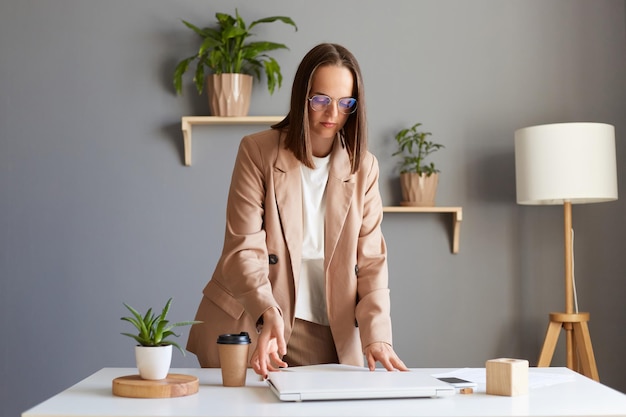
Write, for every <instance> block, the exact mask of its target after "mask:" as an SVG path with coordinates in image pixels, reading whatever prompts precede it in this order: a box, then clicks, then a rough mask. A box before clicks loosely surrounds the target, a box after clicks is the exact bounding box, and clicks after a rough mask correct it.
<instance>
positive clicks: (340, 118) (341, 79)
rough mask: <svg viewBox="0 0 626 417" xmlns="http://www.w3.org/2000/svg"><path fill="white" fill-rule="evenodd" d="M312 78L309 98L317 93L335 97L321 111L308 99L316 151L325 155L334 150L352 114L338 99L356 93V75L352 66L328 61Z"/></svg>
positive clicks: (311, 132) (311, 133) (313, 144)
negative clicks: (343, 108)
mask: <svg viewBox="0 0 626 417" xmlns="http://www.w3.org/2000/svg"><path fill="white" fill-rule="evenodd" d="M311 81H312V82H311V91H310V92H309V97H308V98H311V97H313V96H315V95H324V96H328V97H330V98H331V102H330V104H329V105H328V106H327V107H326V108H325V109H322V110H319V111H316V110H313V109H312V108H311V105H310V103H309V102H308V101H307V103H306V104H307V109H308V112H309V133H310V135H311V144H312V147H313V155H314V156H316V157H323V156H326V155H328V154H329V153H330V151H331V149H332V147H333V142H334V140H335V137H336V135H337V132H339V131H340V130H341V128H343V125H344V124H345V123H346V120H348V117H349V116H350V115H349V114H345V113H342V112H341V111H339V108H338V105H339V104H338V102H337V100H338V99H340V98H345V97H352V86H353V84H354V79H353V77H352V72H350V70H349V69H348V68H346V67H340V66H335V65H326V66H323V67H319V68H318V69H317V70H316V71H315V73H314V74H313V79H312V80H311Z"/></svg>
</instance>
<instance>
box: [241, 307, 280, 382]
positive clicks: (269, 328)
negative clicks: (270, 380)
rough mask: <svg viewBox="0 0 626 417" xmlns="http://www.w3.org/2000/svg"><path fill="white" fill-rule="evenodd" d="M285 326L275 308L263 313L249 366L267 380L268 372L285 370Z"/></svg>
mask: <svg viewBox="0 0 626 417" xmlns="http://www.w3.org/2000/svg"><path fill="white" fill-rule="evenodd" d="M284 331H285V324H284V322H283V318H282V316H281V315H280V312H279V311H278V309H277V308H275V307H272V308H270V309H268V310H266V311H265V313H263V329H262V330H261V334H259V339H258V341H257V345H256V349H255V350H254V352H252V356H251V357H250V365H251V366H252V368H253V369H254V372H256V373H257V374H259V375H261V376H263V377H264V378H267V373H268V371H278V370H279V368H286V367H287V363H286V362H284V361H283V360H282V357H283V355H285V354H286V353H287V346H286V343H285V336H284Z"/></svg>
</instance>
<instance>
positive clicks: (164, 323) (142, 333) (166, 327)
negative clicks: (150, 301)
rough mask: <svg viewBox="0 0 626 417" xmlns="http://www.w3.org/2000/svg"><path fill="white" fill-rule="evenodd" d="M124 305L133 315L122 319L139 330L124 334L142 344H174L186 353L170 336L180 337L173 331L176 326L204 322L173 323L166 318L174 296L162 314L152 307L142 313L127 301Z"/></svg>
mask: <svg viewBox="0 0 626 417" xmlns="http://www.w3.org/2000/svg"><path fill="white" fill-rule="evenodd" d="M123 304H124V306H125V307H126V308H127V309H128V310H129V311H130V312H131V313H132V317H122V320H125V321H127V322H129V323H132V325H133V326H135V328H136V329H137V330H138V332H139V333H138V334H132V333H122V334H123V335H124V336H128V337H131V338H133V339H135V341H137V343H139V344H140V345H141V346H167V345H172V346H175V347H176V348H177V349H178V350H180V351H181V352H182V354H183V356H184V355H185V351H184V350H183V349H182V348H181V347H180V345H178V343H176V342H174V341H173V340H168V338H169V337H172V336H175V337H179V336H180V335H177V334H176V333H174V332H173V331H172V329H174V328H175V327H180V326H190V325H193V324H198V323H202V322H201V321H197V320H193V321H181V322H178V323H172V324H170V322H169V321H168V320H167V319H166V317H167V313H168V312H169V309H170V305H171V304H172V298H170V299H169V300H167V303H166V304H165V307H163V311H161V314H160V315H158V316H157V315H156V314H155V313H154V312H153V311H152V308H149V309H148V311H147V312H146V314H143V315H142V314H141V313H139V312H138V311H137V310H135V309H134V308H132V307H131V306H129V305H128V304H126V303H123Z"/></svg>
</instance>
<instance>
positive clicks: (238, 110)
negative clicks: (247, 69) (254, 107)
mask: <svg viewBox="0 0 626 417" xmlns="http://www.w3.org/2000/svg"><path fill="white" fill-rule="evenodd" d="M252 80H253V78H252V75H247V74H219V75H215V74H211V75H209V76H207V91H208V94H209V106H210V108H211V114H212V115H213V116H247V115H248V110H249V109H250V97H251V95H252Z"/></svg>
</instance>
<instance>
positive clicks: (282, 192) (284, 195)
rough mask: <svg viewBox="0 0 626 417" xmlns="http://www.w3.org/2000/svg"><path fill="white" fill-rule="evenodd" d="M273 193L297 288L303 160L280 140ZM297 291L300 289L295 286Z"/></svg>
mask: <svg viewBox="0 0 626 417" xmlns="http://www.w3.org/2000/svg"><path fill="white" fill-rule="evenodd" d="M274 193H275V195H276V205H277V206H278V214H279V216H280V224H281V225H282V228H283V234H284V236H285V241H286V242H287V250H288V251H289V255H290V257H291V268H292V272H293V276H294V277H295V281H296V285H297V281H298V279H297V277H299V276H300V262H301V257H302V182H301V177H300V161H298V160H297V159H296V157H295V156H294V155H293V154H292V153H291V151H289V150H287V149H286V148H285V147H284V142H283V140H282V139H281V141H280V145H279V149H278V157H277V158H276V163H275V164H274ZM296 288H297V286H296Z"/></svg>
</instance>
